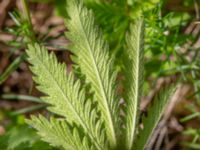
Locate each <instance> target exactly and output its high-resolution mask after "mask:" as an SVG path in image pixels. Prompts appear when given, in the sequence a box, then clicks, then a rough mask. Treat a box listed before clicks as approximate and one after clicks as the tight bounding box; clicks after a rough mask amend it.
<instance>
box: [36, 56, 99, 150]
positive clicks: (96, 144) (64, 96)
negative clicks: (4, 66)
mask: <svg viewBox="0 0 200 150" xmlns="http://www.w3.org/2000/svg"><path fill="white" fill-rule="evenodd" d="M38 61H39V62H40V64H41V65H42V66H43V68H44V69H45V70H46V71H47V72H48V73H49V75H50V77H51V78H52V81H53V82H54V83H55V84H56V86H57V87H58V89H59V90H60V92H61V94H62V97H63V98H64V99H65V101H66V102H67V103H68V104H69V106H70V107H71V108H72V109H71V110H73V111H74V114H76V116H77V118H78V119H79V122H80V123H81V124H82V126H83V127H84V128H85V129H86V130H87V133H89V135H90V138H92V139H91V140H93V139H96V137H95V136H93V134H91V133H90V131H91V130H90V129H89V128H88V127H87V125H86V124H85V123H84V122H85V121H84V120H82V118H81V117H80V116H79V115H78V112H77V111H76V109H74V108H76V107H73V105H72V104H71V103H69V102H70V100H69V98H68V97H67V96H66V95H65V94H64V91H63V90H62V88H61V87H60V85H59V83H58V82H57V81H56V80H54V77H53V76H52V74H51V72H50V71H49V70H48V68H47V67H46V66H45V65H44V64H43V63H42V62H43V61H41V60H40V59H39V56H38ZM94 143H95V146H96V147H97V148H98V149H99V150H102V146H101V145H100V143H99V142H97V141H96V140H95V142H94Z"/></svg>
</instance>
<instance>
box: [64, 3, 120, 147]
mask: <svg viewBox="0 0 200 150" xmlns="http://www.w3.org/2000/svg"><path fill="white" fill-rule="evenodd" d="M68 4H69V5H68V7H67V11H68V15H69V19H67V20H66V24H67V28H68V29H69V32H67V33H66V35H67V37H68V39H69V40H70V41H71V42H72V45H71V47H70V49H71V51H72V52H73V53H74V54H75V56H76V58H75V59H74V61H75V63H76V64H78V65H79V67H80V69H81V72H82V73H83V74H84V75H85V77H86V82H87V83H90V84H91V90H92V92H93V93H94V99H95V100H96V101H97V103H98V104H99V108H100V110H101V114H102V117H103V119H104V122H105V127H106V132H107V136H108V140H109V141H110V143H111V147H115V146H116V142H117V138H116V137H117V135H116V133H117V130H116V129H117V126H118V99H117V98H116V96H115V90H116V87H115V79H116V72H115V71H114V70H113V59H112V58H109V50H108V45H107V44H106V43H105V42H104V40H103V38H102V34H101V31H100V30H99V28H98V27H97V26H96V25H95V23H94V16H93V13H92V11H89V10H87V9H86V8H85V7H84V6H83V4H82V1H74V0H71V1H69V3H68Z"/></svg>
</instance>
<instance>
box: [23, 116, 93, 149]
mask: <svg viewBox="0 0 200 150" xmlns="http://www.w3.org/2000/svg"><path fill="white" fill-rule="evenodd" d="M27 122H28V124H30V125H32V126H33V127H34V128H36V129H37V130H38V134H39V135H40V136H41V137H42V140H44V141H46V142H48V143H50V144H51V145H52V146H57V147H63V148H64V149H66V150H90V149H91V148H90V147H89V143H88V140H87V138H86V137H84V138H83V139H81V136H80V135H79V133H80V132H79V131H78V128H76V127H75V126H73V127H72V126H70V125H69V124H68V123H67V122H66V121H65V120H64V119H55V118H53V117H52V118H51V119H50V121H48V120H47V119H46V118H45V117H43V116H39V117H34V116H33V117H32V118H31V120H27Z"/></svg>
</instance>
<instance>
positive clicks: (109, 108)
mask: <svg viewBox="0 0 200 150" xmlns="http://www.w3.org/2000/svg"><path fill="white" fill-rule="evenodd" d="M67 12H68V17H69V18H67V19H66V24H67V27H68V32H67V33H66V35H67V38H68V39H69V40H70V41H71V45H70V46H69V49H70V50H71V52H72V53H73V54H74V56H73V60H74V63H75V66H76V68H78V69H80V73H81V77H82V76H84V77H85V78H84V80H82V81H80V76H77V74H75V73H74V71H77V70H72V71H71V72H70V73H67V71H66V70H67V69H66V68H67V67H66V65H65V64H62V63H59V62H58V61H57V59H56V56H55V54H53V53H50V54H49V53H48V51H47V49H46V48H45V47H43V46H40V45H39V44H30V45H29V46H28V49H27V50H26V52H27V55H28V61H29V62H30V64H31V67H30V69H31V71H32V72H33V74H34V77H33V79H34V81H35V82H36V83H37V88H38V89H39V90H40V91H41V92H43V93H44V94H45V96H43V97H42V100H43V101H44V102H45V103H48V104H49V105H48V110H49V111H50V112H52V113H54V114H57V115H58V117H51V119H50V121H49V120H48V119H46V118H45V117H43V116H39V117H32V118H31V119H30V120H27V122H28V123H29V124H30V125H31V126H33V127H34V128H36V129H37V130H38V134H39V135H40V136H41V137H42V138H43V140H44V141H46V142H48V143H50V144H51V145H53V146H58V147H62V148H64V149H66V150H68V149H70V150H93V149H94V150H110V149H111V150H116V149H125V150H131V149H135V148H136V150H143V148H144V147H145V145H146V143H147V142H148V139H149V137H150V136H151V134H152V132H153V130H154V128H155V127H156V125H157V123H158V121H159V119H160V118H161V114H162V112H163V111H164V108H165V107H166V104H167V102H168V100H169V98H170V95H171V94H172V93H173V91H174V90H173V88H167V89H166V90H164V92H163V93H161V94H160V95H158V97H157V100H156V101H155V102H154V104H153V105H152V106H151V107H150V108H149V111H148V117H147V118H144V120H143V125H144V129H143V130H140V131H139V134H138V135H137V133H138V132H136V130H137V129H138V123H137V122H138V120H139V116H138V113H139V111H138V110H139V103H140V98H141V93H142V84H143V55H144V54H143V38H144V37H143V33H144V29H143V21H142V20H137V21H135V22H134V23H133V24H131V25H130V32H129V33H128V34H127V37H126V41H127V48H126V50H125V52H124V72H123V73H124V76H125V80H124V88H125V90H124V94H123V99H124V106H125V107H124V109H121V108H120V107H119V106H121V105H120V103H119V98H118V97H117V96H116V91H117V89H116V81H115V80H116V75H117V73H116V71H115V69H114V67H113V62H114V58H112V57H110V56H109V49H108V45H107V43H106V42H105V41H104V40H103V37H102V33H101V31H100V29H99V28H98V27H97V26H96V25H95V21H94V20H95V19H94V15H93V13H92V11H90V10H88V9H86V7H84V6H83V2H82V1H81V0H70V1H68V6H67ZM84 83H85V85H86V86H83V85H82V84H84ZM119 112H124V114H125V115H124V116H123V117H124V122H123V123H122V122H121V120H120V116H121V113H119ZM124 128H125V129H124ZM122 129H124V130H123V131H122ZM122 143H123V144H122Z"/></svg>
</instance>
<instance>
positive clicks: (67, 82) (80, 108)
mask: <svg viewBox="0 0 200 150" xmlns="http://www.w3.org/2000/svg"><path fill="white" fill-rule="evenodd" d="M26 52H27V54H28V57H29V58H28V61H29V62H30V63H31V64H32V66H31V67H30V68H31V70H32V72H33V73H34V74H35V76H34V80H35V82H36V83H37V84H38V86H37V88H38V89H39V90H40V91H41V92H43V93H45V94H46V95H47V96H44V97H43V98H41V99H42V100H43V101H44V102H46V103H48V104H50V105H51V106H50V107H49V108H48V109H49V110H50V111H51V112H53V113H56V114H58V115H61V116H64V117H65V118H66V119H67V121H68V122H69V123H72V122H75V123H77V124H78V125H81V126H82V127H83V129H84V130H85V132H86V133H87V134H88V135H89V137H90V139H91V141H92V143H93V144H94V145H95V147H96V149H101V148H102V147H106V145H105V139H104V138H105V136H104V134H105V133H104V132H103V131H102V121H101V120H100V119H99V118H100V117H99V115H98V114H97V113H98V112H97V109H96V107H95V105H93V103H92V100H91V99H87V98H86V97H85V90H84V89H81V85H80V81H79V80H77V81H75V79H74V76H73V73H70V74H67V72H66V65H65V64H60V63H58V61H57V59H56V56H55V55H54V54H53V53H51V54H48V52H47V49H46V48H44V47H41V46H39V45H38V44H35V45H29V46H28V49H27V51H26Z"/></svg>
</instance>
